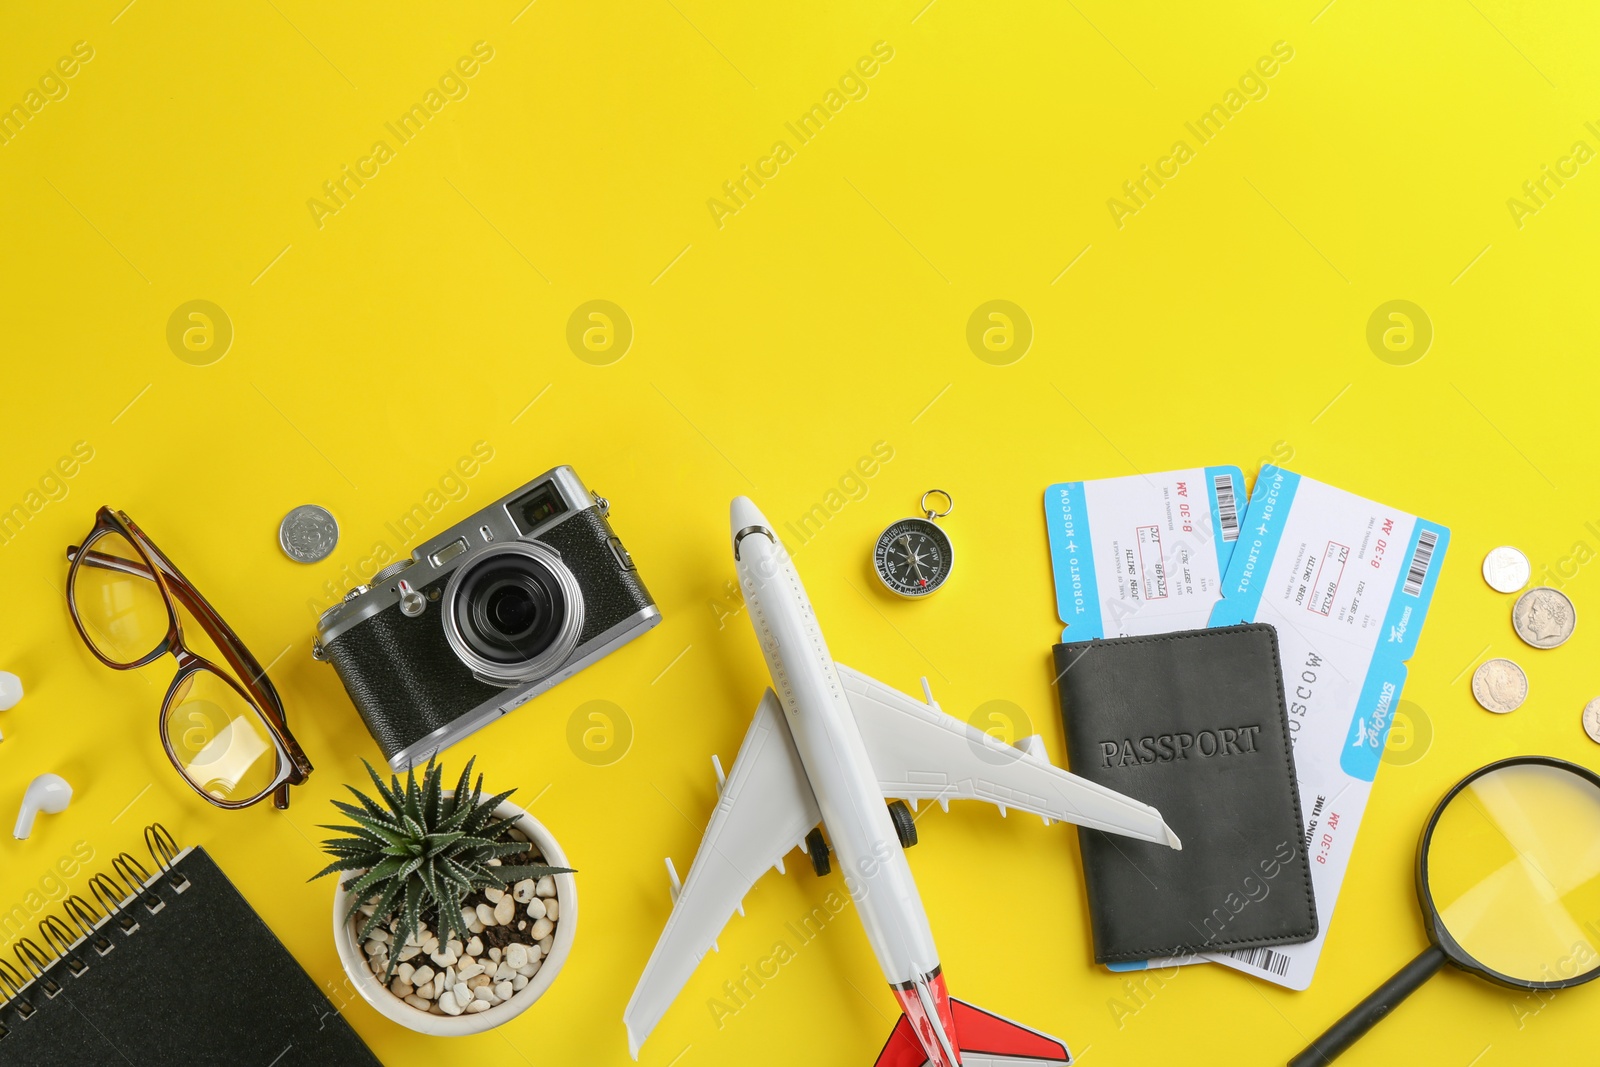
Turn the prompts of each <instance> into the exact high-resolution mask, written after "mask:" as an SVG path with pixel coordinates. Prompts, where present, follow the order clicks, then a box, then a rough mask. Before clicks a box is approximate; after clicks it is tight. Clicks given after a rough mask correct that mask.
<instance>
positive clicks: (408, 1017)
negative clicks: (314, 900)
mask: <svg viewBox="0 0 1600 1067" xmlns="http://www.w3.org/2000/svg"><path fill="white" fill-rule="evenodd" d="M445 795H446V796H449V795H451V792H450V791H448V790H447V791H446V793H445ZM495 815H496V816H497V817H499V818H500V819H502V820H508V821H511V822H514V823H516V826H517V829H519V830H521V831H522V832H523V833H524V834H526V835H527V837H528V840H530V841H532V842H533V843H534V845H536V846H537V847H538V849H539V852H540V854H541V855H543V856H544V862H545V863H547V864H549V865H550V866H552V867H568V866H571V864H569V863H568V862H567V856H566V853H564V852H562V851H561V846H560V845H558V844H557V843H556V839H555V838H554V837H552V836H550V831H549V830H546V829H545V828H544V824H543V823H541V822H539V820H538V819H535V818H534V817H533V816H532V815H529V814H528V813H527V812H525V811H523V810H522V809H521V808H519V807H517V806H516V805H515V804H513V803H511V802H510V801H502V802H501V804H500V807H498V808H496V809H495ZM351 873H353V872H351ZM349 877H350V874H349V873H343V874H341V875H340V877H339V881H338V882H336V883H335V888H334V893H333V942H334V944H335V945H336V946H337V947H338V949H339V962H340V963H343V964H344V971H345V974H346V975H348V976H349V978H350V982H351V984H352V985H354V986H355V988H356V992H358V993H360V994H361V997H362V999H363V1000H365V1001H366V1002H367V1003H368V1004H371V1005H372V1006H373V1007H374V1008H375V1009H377V1011H378V1014H380V1015H382V1016H384V1017H385V1018H387V1019H389V1020H391V1021H393V1022H397V1023H399V1024H400V1025H401V1026H404V1027H407V1028H408V1029H411V1030H416V1031H417V1032H418V1033H423V1034H432V1035H434V1036H435V1037H461V1036H464V1035H466V1034H478V1033H482V1032H483V1031H485V1030H492V1029H494V1028H495V1027H496V1026H499V1025H500V1024H501V1023H504V1022H508V1021H510V1020H511V1019H513V1018H515V1017H516V1016H518V1015H520V1014H521V1013H522V1012H524V1011H527V1010H528V1008H529V1007H531V1006H532V1004H533V1002H534V1001H536V1000H538V999H539V998H540V997H541V996H543V995H544V991H545V990H547V989H549V988H550V983H551V982H554V981H555V980H556V975H558V974H560V973H561V968H562V966H563V965H564V964H565V963H566V962H567V956H568V954H570V953H571V951H572V939H573V938H574V937H575V936H576V934H577V928H578V883H577V880H576V879H575V878H574V877H573V876H572V875H570V874H558V875H556V876H555V880H556V901H557V903H558V904H559V905H560V915H561V917H560V919H559V920H557V922H556V930H555V940H554V941H553V942H552V943H551V945H550V952H549V953H548V954H547V955H546V956H545V957H544V960H543V962H542V963H541V964H540V965H539V972H538V973H537V974H535V975H534V976H533V978H531V979H530V980H529V981H528V984H527V985H526V986H524V987H523V988H522V989H521V990H520V991H518V992H516V993H514V994H512V996H511V999H510V1000H507V1001H503V1002H502V1003H499V1004H496V1005H494V1006H493V1007H492V1008H490V1009H489V1010H488V1011H480V1012H475V1013H473V1014H465V1013H464V1014H461V1015H434V1014H432V1013H430V1012H425V1011H419V1010H418V1009H416V1008H413V1007H412V1006H411V1005H409V1004H407V1003H406V1002H405V1001H403V1000H401V999H400V998H399V997H397V996H395V995H394V994H393V993H391V992H389V989H388V987H386V986H384V985H381V984H379V982H378V979H377V977H376V976H374V975H373V973H372V970H371V968H369V967H368V966H367V957H366V955H365V954H364V953H363V952H362V951H361V946H360V945H359V944H357V942H356V930H357V927H356V925H355V923H354V922H349V923H347V922H344V921H343V920H344V914H345V912H346V911H348V910H349V909H350V895H349V894H348V893H346V892H345V890H344V882H345V880H347V879H348V878H349ZM361 917H362V916H361V915H359V914H357V916H356V918H357V919H360V918H361Z"/></svg>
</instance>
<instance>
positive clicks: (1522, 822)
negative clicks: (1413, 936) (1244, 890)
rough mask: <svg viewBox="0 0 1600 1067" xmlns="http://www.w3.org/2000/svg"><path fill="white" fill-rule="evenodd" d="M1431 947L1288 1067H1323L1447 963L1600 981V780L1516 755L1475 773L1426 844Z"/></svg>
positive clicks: (1507, 973) (1510, 974) (1515, 977)
mask: <svg viewBox="0 0 1600 1067" xmlns="http://www.w3.org/2000/svg"><path fill="white" fill-rule="evenodd" d="M1417 897H1418V899H1419V900H1420V902H1421V904H1422V921H1423V923H1424V924H1425V925H1426V926H1427V930H1428V940H1429V941H1430V942H1431V944H1430V945H1429V946H1428V947H1427V948H1426V949H1425V950H1424V951H1423V953H1422V955H1420V956H1418V957H1417V958H1416V959H1414V960H1412V961H1411V962H1410V963H1408V964H1406V965H1405V966H1404V967H1403V968H1401V970H1400V972H1399V973H1398V974H1396V975H1395V976H1394V977H1393V978H1391V979H1389V980H1388V981H1387V982H1385V983H1384V984H1383V985H1382V986H1380V987H1379V988H1378V990H1377V992H1375V993H1373V994H1372V995H1371V996H1369V997H1368V998H1367V999H1366V1000H1363V1001H1362V1002H1361V1003H1360V1004H1358V1005H1356V1007H1355V1008H1354V1009H1353V1010H1352V1011H1351V1012H1350V1013H1349V1014H1348V1015H1346V1016H1345V1017H1344V1018H1342V1019H1340V1020H1339V1021H1338V1022H1336V1023H1334V1024H1333V1026H1332V1027H1330V1028H1329V1029H1328V1032H1327V1033H1325V1034H1323V1035H1322V1036H1321V1037H1319V1038H1317V1040H1316V1041H1314V1042H1312V1044H1311V1045H1310V1046H1308V1047H1307V1048H1306V1050H1305V1051H1304V1052H1302V1053H1300V1055H1298V1056H1296V1057H1295V1058H1294V1059H1292V1060H1290V1061H1289V1067H1321V1065H1322V1064H1326V1063H1330V1062H1332V1060H1333V1058H1334V1057H1335V1056H1338V1055H1339V1054H1340V1053H1342V1052H1344V1051H1345V1049H1347V1048H1349V1047H1350V1046H1351V1045H1353V1044H1355V1042H1356V1041H1357V1040H1359V1039H1360V1038H1361V1036H1362V1035H1363V1034H1365V1033H1366V1032H1367V1031H1368V1030H1370V1029H1372V1027H1373V1026H1374V1025H1376V1024H1377V1022H1378V1020H1380V1019H1382V1018H1383V1017H1384V1016H1386V1015H1388V1014H1389V1012H1390V1011H1392V1010H1394V1008H1395V1006H1396V1005H1398V1004H1399V1003H1400V1002H1401V1001H1402V1000H1404V999H1405V998H1406V997H1408V996H1410V995H1411V994H1412V993H1413V992H1415V991H1416V990H1417V988H1418V987H1420V986H1421V985H1422V983H1423V982H1426V981H1427V980H1428V979H1429V978H1432V977H1433V976H1434V975H1435V974H1437V973H1438V972H1439V968H1440V967H1442V966H1443V965H1444V964H1446V963H1451V964H1454V965H1455V966H1456V967H1459V968H1461V969H1462V970H1464V971H1468V972H1470V973H1472V974H1475V975H1477V976H1479V977H1480V978H1486V979H1488V980H1489V981H1491V982H1498V983H1499V984H1500V985H1504V986H1510V987H1511V988H1513V989H1565V988H1567V987H1568V986H1575V985H1578V984H1580V983H1582V982H1587V981H1589V980H1590V979H1591V978H1595V977H1597V976H1600V775H1596V774H1595V773H1594V772H1593V771H1591V770H1588V769H1587V768H1585V767H1580V766H1578V765H1577V764H1576V763H1568V762H1567V761H1566V760H1559V759H1553V758H1551V757H1548V756H1519V757H1516V758H1515V759H1508V760H1501V761H1500V762H1498V763H1491V764H1489V765H1488V766H1487V767H1482V768H1479V769H1478V770H1476V771H1473V772H1472V773H1471V774H1469V775H1467V776H1466V777H1465V778H1463V779H1462V780H1461V781H1460V782H1457V783H1456V785H1455V787H1454V788H1453V789H1451V790H1450V792H1448V793H1446V794H1445V795H1444V799H1442V800H1440V801H1439V806H1438V807H1436V808H1434V810H1433V817H1432V818H1430V819H1429V820H1428V825H1427V827H1426V828H1425V829H1424V830H1423V831H1422V841H1421V844H1419V845H1418V847H1417Z"/></svg>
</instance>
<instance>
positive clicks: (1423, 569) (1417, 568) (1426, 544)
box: [1405, 530, 1439, 596]
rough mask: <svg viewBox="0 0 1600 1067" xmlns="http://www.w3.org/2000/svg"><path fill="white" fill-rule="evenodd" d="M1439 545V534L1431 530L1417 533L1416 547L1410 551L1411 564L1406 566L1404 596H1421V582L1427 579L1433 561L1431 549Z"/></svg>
mask: <svg viewBox="0 0 1600 1067" xmlns="http://www.w3.org/2000/svg"><path fill="white" fill-rule="evenodd" d="M1438 547H1439V535H1438V534H1437V533H1435V532H1433V531H1432V530H1423V531H1422V532H1421V533H1419V534H1417V547H1416V549H1415V550H1414V551H1413V552H1412V553H1411V564H1410V566H1408V567H1407V568H1406V585H1405V593H1406V596H1421V595H1422V583H1423V582H1425V581H1427V579H1428V567H1429V565H1430V564H1432V563H1433V550H1434V549H1435V548H1438Z"/></svg>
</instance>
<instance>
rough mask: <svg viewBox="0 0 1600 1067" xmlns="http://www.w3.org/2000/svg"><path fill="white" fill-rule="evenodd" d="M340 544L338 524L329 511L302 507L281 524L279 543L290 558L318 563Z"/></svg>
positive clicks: (308, 506) (307, 505) (292, 512)
mask: <svg viewBox="0 0 1600 1067" xmlns="http://www.w3.org/2000/svg"><path fill="white" fill-rule="evenodd" d="M338 543H339V524H338V523H337V522H335V521H334V519H333V514H332V513H331V512H329V511H328V509H327V508H322V507H318V506H317V505H315V504H301V505H300V506H299V507H297V508H295V509H294V510H293V511H291V512H289V514H287V515H285V516H284V517H283V521H282V522H281V523H279V524H278V544H279V545H280V546H282V548H283V551H284V552H285V553H287V554H288V556H289V558H290V559H294V560H299V561H300V562H301V563H319V562H321V561H322V560H325V559H327V558H328V556H329V554H331V553H332V552H333V549H334V546H335V545H337V544H338Z"/></svg>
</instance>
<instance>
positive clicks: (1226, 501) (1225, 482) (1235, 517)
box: [1211, 474, 1239, 541]
mask: <svg viewBox="0 0 1600 1067" xmlns="http://www.w3.org/2000/svg"><path fill="white" fill-rule="evenodd" d="M1211 486H1212V488H1213V489H1215V490H1216V493H1217V518H1218V519H1219V520H1220V521H1221V525H1222V539H1223V540H1224V541H1237V540H1238V539H1239V507H1238V505H1237V504H1235V503H1234V500H1233V476H1232V475H1229V474H1218V475H1216V476H1215V477H1213V478H1212V479H1211Z"/></svg>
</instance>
